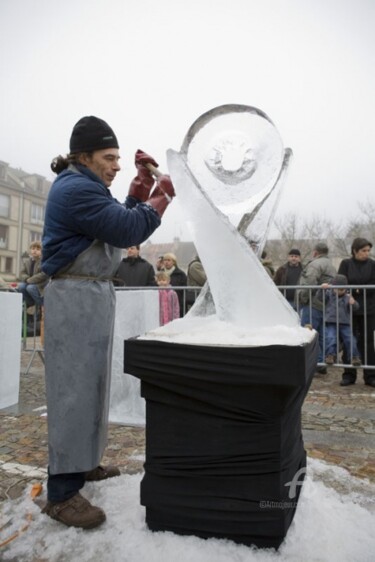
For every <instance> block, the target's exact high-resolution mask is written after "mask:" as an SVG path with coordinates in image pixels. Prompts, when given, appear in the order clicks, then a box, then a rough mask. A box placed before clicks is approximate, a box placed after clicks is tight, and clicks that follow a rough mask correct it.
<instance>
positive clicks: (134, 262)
mask: <svg viewBox="0 0 375 562" xmlns="http://www.w3.org/2000/svg"><path fill="white" fill-rule="evenodd" d="M116 278H117V279H119V280H121V281H123V283H124V284H125V286H126V287H150V286H152V287H154V286H155V285H156V282H155V271H154V268H153V267H152V265H151V264H150V263H149V262H148V261H147V260H145V259H143V258H141V257H140V256H138V257H137V258H124V259H123V260H121V263H120V265H119V268H118V270H117V273H116ZM116 284H117V285H121V282H117V283H116Z"/></svg>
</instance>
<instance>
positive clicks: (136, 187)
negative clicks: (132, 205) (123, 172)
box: [128, 149, 158, 201]
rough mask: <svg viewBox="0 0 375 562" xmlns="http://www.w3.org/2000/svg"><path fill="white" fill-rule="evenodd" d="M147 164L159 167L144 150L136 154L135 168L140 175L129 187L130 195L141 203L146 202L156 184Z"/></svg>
mask: <svg viewBox="0 0 375 562" xmlns="http://www.w3.org/2000/svg"><path fill="white" fill-rule="evenodd" d="M146 164H152V165H153V166H155V167H157V166H158V163H157V162H156V161H155V160H154V159H153V158H152V156H149V155H148V154H146V153H145V152H142V150H139V149H138V150H137V152H136V153H135V166H136V168H137V170H138V174H137V175H136V177H135V178H134V179H133V181H132V182H131V184H130V187H129V193H128V194H129V195H130V196H131V197H135V198H136V199H138V200H139V201H146V200H147V198H148V197H149V196H150V191H151V189H152V187H153V185H154V183H155V179H154V177H153V175H152V174H151V172H150V170H148V169H147V168H146Z"/></svg>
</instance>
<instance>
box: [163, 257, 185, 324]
mask: <svg viewBox="0 0 375 562" xmlns="http://www.w3.org/2000/svg"><path fill="white" fill-rule="evenodd" d="M163 264H164V271H166V272H167V273H168V275H169V277H170V279H171V286H172V287H186V285H187V276H186V273H185V272H184V271H182V269H180V268H179V267H178V265H177V258H176V256H175V255H174V254H172V253H171V252H168V253H167V254H164V256H163ZM176 293H177V296H178V302H179V305H180V316H183V315H184V312H185V311H184V291H182V290H178V289H177V290H176Z"/></svg>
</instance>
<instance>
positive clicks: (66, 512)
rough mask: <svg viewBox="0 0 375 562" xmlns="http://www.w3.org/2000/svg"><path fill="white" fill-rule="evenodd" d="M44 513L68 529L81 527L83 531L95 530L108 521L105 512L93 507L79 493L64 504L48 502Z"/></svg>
mask: <svg viewBox="0 0 375 562" xmlns="http://www.w3.org/2000/svg"><path fill="white" fill-rule="evenodd" d="M42 513H46V514H47V515H49V516H50V517H52V519H56V521H59V522H60V523H64V525H67V527H81V528H82V529H94V527H98V526H99V525H101V524H102V523H103V522H104V521H105V519H106V517H105V513H104V511H103V510H102V509H100V507H95V506H94V505H91V503H90V502H89V501H88V500H87V499H86V498H84V497H83V496H81V494H80V493H79V492H78V493H77V494H76V495H75V496H73V497H72V498H69V499H68V500H66V501H64V502H58V503H53V502H50V501H49V502H47V504H46V505H45V506H44V508H43V509H42Z"/></svg>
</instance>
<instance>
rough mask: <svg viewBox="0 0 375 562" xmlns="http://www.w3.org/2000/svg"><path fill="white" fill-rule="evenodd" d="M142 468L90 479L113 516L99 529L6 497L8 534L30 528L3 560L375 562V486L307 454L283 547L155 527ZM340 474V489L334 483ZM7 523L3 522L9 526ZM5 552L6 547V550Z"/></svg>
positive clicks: (89, 491)
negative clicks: (143, 498) (144, 502)
mask: <svg viewBox="0 0 375 562" xmlns="http://www.w3.org/2000/svg"><path fill="white" fill-rule="evenodd" d="M141 478H142V475H140V474H138V475H132V476H130V475H122V476H120V477H118V478H114V479H112V480H108V481H105V482H101V483H90V484H87V485H86V486H85V489H84V494H85V495H86V497H88V498H89V499H90V501H92V503H94V504H96V505H99V506H101V507H102V508H103V509H104V510H105V512H106V514H107V521H106V522H105V523H104V524H103V525H102V526H101V527H99V528H98V529H94V530H91V531H83V530H79V529H73V528H70V529H69V528H67V527H64V526H63V525H61V524H59V523H57V522H55V521H53V520H51V519H50V518H48V517H47V516H46V515H42V514H41V513H40V509H39V507H38V506H37V505H36V504H35V503H33V501H32V500H31V499H30V494H29V492H30V489H29V490H27V492H25V494H24V495H23V497H22V498H19V499H18V500H13V501H7V502H5V503H4V504H3V510H2V511H3V512H2V515H1V522H0V528H2V530H1V541H3V540H5V539H6V538H7V537H9V536H11V535H12V534H13V533H14V532H16V531H17V530H19V529H20V528H21V527H22V525H23V524H24V522H25V521H26V517H27V514H31V516H32V520H31V524H30V526H29V528H28V529H27V530H25V531H24V532H23V533H22V534H21V535H20V536H19V537H18V538H16V539H15V540H13V541H12V542H11V543H9V545H8V547H7V548H6V549H5V551H4V552H2V556H3V558H2V560H4V562H5V561H7V560H8V561H10V560H11V561H12V562H15V561H17V562H35V561H38V562H41V561H43V562H143V561H145V560H147V562H176V560H178V562H193V561H194V562H211V561H212V562H229V561H230V562H370V561H371V562H372V560H374V552H375V533H374V528H375V493H374V492H375V486H374V485H372V484H370V483H368V482H367V481H363V480H358V479H355V478H353V477H352V476H350V474H349V473H348V472H346V471H345V470H343V469H341V468H338V467H335V466H332V465H327V464H326V463H323V462H321V461H318V460H314V459H308V476H307V478H306V481H305V484H304V487H303V491H302V495H301V498H300V502H299V505H298V508H297V512H296V515H295V518H294V521H293V523H292V525H291V527H290V529H289V532H288V535H287V537H286V539H285V541H284V543H283V544H282V546H281V547H280V549H279V552H275V551H274V550H256V549H255V548H249V547H246V546H244V545H237V544H235V543H233V542H231V541H227V540H218V539H209V540H202V539H199V538H197V537H193V536H191V537H182V536H178V535H174V534H173V533H170V532H163V533H162V532H158V533H153V532H151V531H149V530H148V529H147V526H146V524H145V520H144V518H145V510H144V508H143V507H142V506H140V504H139V485H140V481H141ZM327 480H330V481H335V482H336V484H337V485H338V487H339V489H340V490H344V491H341V492H340V493H339V492H336V491H335V490H334V489H332V488H331V487H327V486H326V485H325V484H324V481H327ZM7 522H8V525H6V527H5V528H4V527H3V525H4V524H6V523H7ZM0 556H1V554H0Z"/></svg>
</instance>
